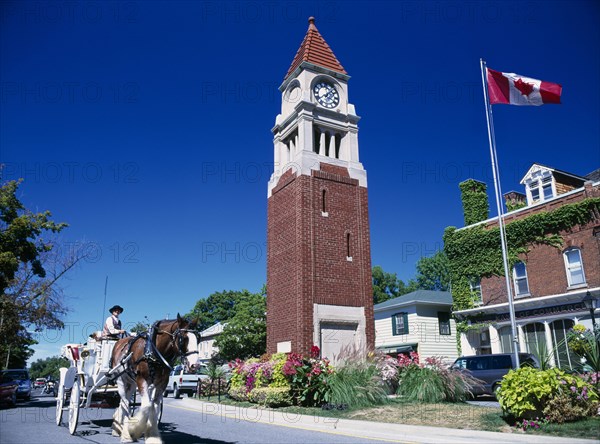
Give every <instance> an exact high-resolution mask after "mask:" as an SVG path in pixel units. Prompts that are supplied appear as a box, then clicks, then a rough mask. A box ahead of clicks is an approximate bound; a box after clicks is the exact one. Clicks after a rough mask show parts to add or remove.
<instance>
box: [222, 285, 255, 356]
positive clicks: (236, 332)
mask: <svg viewBox="0 0 600 444" xmlns="http://www.w3.org/2000/svg"><path fill="white" fill-rule="evenodd" d="M266 312H267V300H266V298H265V296H264V295H262V294H250V293H248V294H247V297H244V298H243V299H241V300H239V301H238V302H237V303H236V305H235V315H234V316H233V317H232V318H231V319H229V320H227V323H226V325H225V327H224V328H223V333H221V334H220V335H219V336H218V337H217V339H216V340H215V346H217V347H218V348H219V354H220V355H221V356H222V357H223V358H224V359H226V360H233V359H236V358H239V359H246V358H250V357H255V356H260V355H262V354H264V353H265V352H266V349H267V316H266Z"/></svg>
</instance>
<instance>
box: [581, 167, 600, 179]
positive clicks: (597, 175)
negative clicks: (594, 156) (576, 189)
mask: <svg viewBox="0 0 600 444" xmlns="http://www.w3.org/2000/svg"><path fill="white" fill-rule="evenodd" d="M585 178H586V179H587V180H591V181H592V182H598V181H600V168H598V169H597V170H594V171H592V172H591V173H589V174H586V175H585Z"/></svg>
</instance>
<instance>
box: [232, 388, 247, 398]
mask: <svg viewBox="0 0 600 444" xmlns="http://www.w3.org/2000/svg"><path fill="white" fill-rule="evenodd" d="M228 394H229V397H230V398H232V399H235V400H236V401H248V390H246V386H241V387H229V392H228Z"/></svg>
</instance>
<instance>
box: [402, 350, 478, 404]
mask: <svg viewBox="0 0 600 444" xmlns="http://www.w3.org/2000/svg"><path fill="white" fill-rule="evenodd" d="M398 360H399V361H402V367H401V369H402V371H401V373H400V379H399V382H398V390H397V394H398V395H399V396H401V397H402V398H404V399H406V400H408V401H418V402H427V403H435V402H461V401H464V400H465V399H467V398H468V397H470V396H471V395H472V393H471V388H472V387H474V386H476V385H478V384H479V383H480V382H479V381H478V380H477V379H475V378H473V377H472V376H470V375H468V374H466V373H463V372H461V371H459V370H455V369H451V368H448V367H447V366H446V365H445V364H444V362H443V360H442V358H440V357H437V356H432V357H429V358H425V360H424V361H423V363H419V359H418V356H416V357H411V356H409V357H399V358H398Z"/></svg>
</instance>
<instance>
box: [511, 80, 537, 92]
mask: <svg viewBox="0 0 600 444" xmlns="http://www.w3.org/2000/svg"><path fill="white" fill-rule="evenodd" d="M515 88H517V89H518V90H519V92H520V93H521V94H523V95H524V96H529V94H531V93H532V92H533V83H527V82H524V81H523V79H519V80H517V81H516V82H515Z"/></svg>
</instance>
